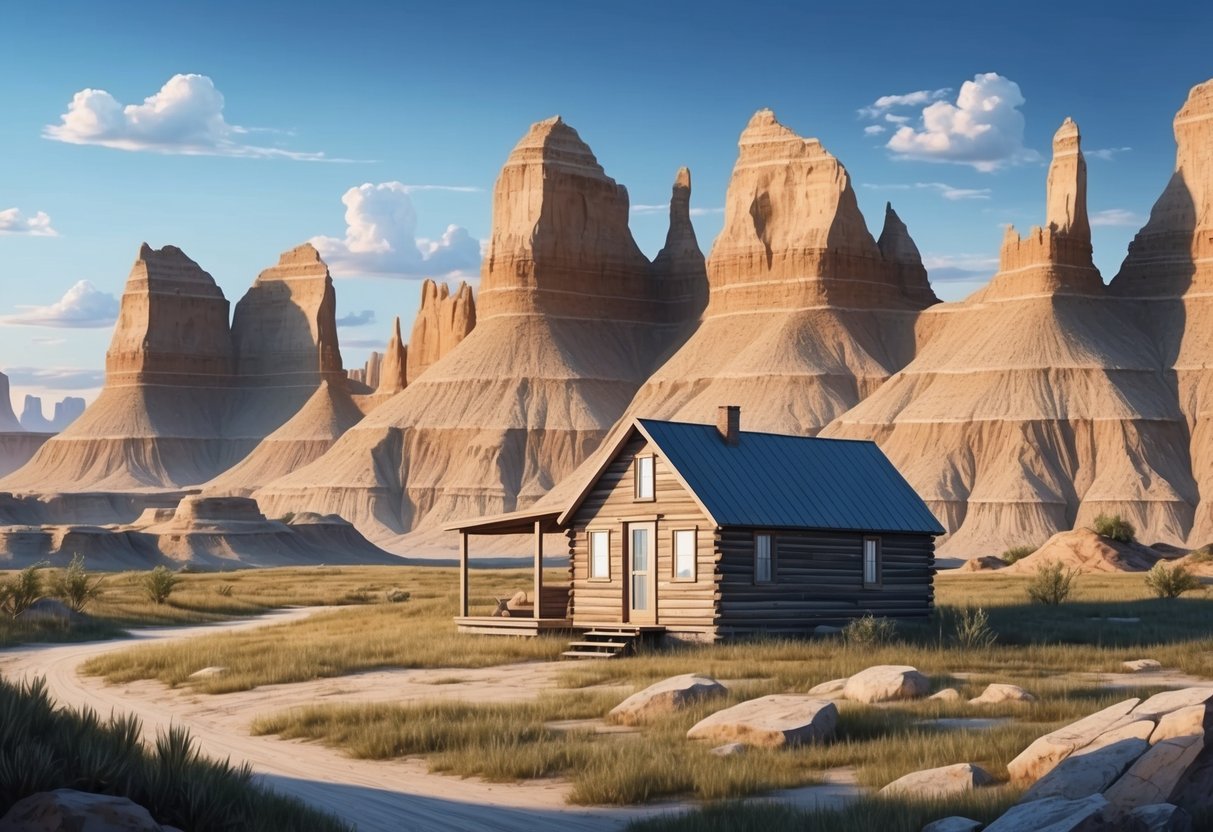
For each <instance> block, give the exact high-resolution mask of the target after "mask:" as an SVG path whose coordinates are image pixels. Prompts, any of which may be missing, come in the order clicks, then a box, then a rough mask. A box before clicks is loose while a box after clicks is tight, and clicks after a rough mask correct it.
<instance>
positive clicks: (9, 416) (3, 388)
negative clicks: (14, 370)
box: [0, 373, 22, 432]
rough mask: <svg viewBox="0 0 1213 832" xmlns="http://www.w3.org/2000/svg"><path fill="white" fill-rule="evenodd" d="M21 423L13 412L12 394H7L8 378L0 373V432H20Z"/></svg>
mask: <svg viewBox="0 0 1213 832" xmlns="http://www.w3.org/2000/svg"><path fill="white" fill-rule="evenodd" d="M21 429H22V428H21V422H20V421H19V420H18V419H17V414H16V413H14V412H13V400H12V393H10V392H9V386H8V376H6V375H5V374H4V373H0V432H6V431H15V430H21Z"/></svg>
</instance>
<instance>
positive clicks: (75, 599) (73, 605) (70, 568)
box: [50, 554, 104, 612]
mask: <svg viewBox="0 0 1213 832" xmlns="http://www.w3.org/2000/svg"><path fill="white" fill-rule="evenodd" d="M103 580H104V578H97V579H95V580H94V579H93V578H90V577H89V574H88V573H87V572H85V571H84V555H80V554H77V555H73V556H72V562H71V563H69V564H68V565H67V568H66V569H63V570H61V571H60V572H59V573H58V574H56V575H54V576H53V577H52V578H51V581H50V594H51V597H53V598H58V599H59V600H60V601H62V602H63V603H64V604H66V605H67V606H68V607H69V608H70V609H71V610H72V612H84V608H85V607H87V606H88V605H89V602H90V601H94V600H96V599H97V597H98V596H99V595H101V582H102V581H103Z"/></svg>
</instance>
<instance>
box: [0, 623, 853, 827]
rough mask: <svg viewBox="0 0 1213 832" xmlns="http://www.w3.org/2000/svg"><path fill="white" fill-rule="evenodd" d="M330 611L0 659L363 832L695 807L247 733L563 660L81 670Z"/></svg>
mask: <svg viewBox="0 0 1213 832" xmlns="http://www.w3.org/2000/svg"><path fill="white" fill-rule="evenodd" d="M322 611H325V608H309V609H292V610H283V611H278V612H273V613H269V614H267V615H265V616H262V617H259V618H256V619H249V620H243V621H237V622H230V623H225V624H219V625H206V626H200V627H188V628H182V627H174V628H154V629H143V630H137V631H134V632H133V633H132V636H133V637H132V638H127V639H120V640H113V641H101V642H89V643H83V644H65V645H50V646H48V645H32V646H27V647H21V648H10V649H7V650H3V651H0V673H2V674H3V675H4V676H6V677H8V678H10V679H19V678H22V677H27V676H44V677H46V680H47V683H48V685H49V688H50V692H51V694H52V695H53V696H54V697H55V699H56V700H57V701H59V702H60V703H62V704H65V705H72V706H80V705H89V706H91V707H93V708H94V709H96V710H97V711H98V712H100V713H102V714H107V713H109V712H110V711H116V712H131V713H134V714H135V715H136V716H138V717H139V718H140V719H141V720H142V721H143V725H144V729H145V731H147V732H148V735H154V733H155V732H156V731H157V730H160V729H164V728H167V727H168V726H169V725H170V724H176V723H184V724H185V725H186V726H188V727H189V729H190V732H191V734H192V735H193V736H194V738H195V740H197V742H198V744H199V746H200V748H201V749H202V750H203V751H204V752H205V753H206V754H209V755H211V756H213V757H220V758H222V757H228V758H230V759H231V760H232V762H234V763H241V762H245V761H247V762H248V763H250V764H251V765H252V766H253V768H254V770H255V771H256V772H257V774H258V776H259V777H261V778H262V779H263V781H264V782H265V783H267V784H269V785H271V786H272V787H273V788H275V789H277V790H278V791H280V792H282V793H285V794H290V795H294V796H296V797H298V798H300V799H302V800H305V801H307V802H308V803H311V804H313V805H315V806H318V807H321V808H323V809H326V810H328V811H331V812H333V813H335V814H337V815H339V816H340V817H342V818H344V819H346V820H348V821H350V822H352V823H354V824H356V825H357V827H358V829H359V830H360V832H373V830H460V831H461V832H462V831H463V830H467V832H481V830H483V832H511V830H517V832H559V830H574V831H575V830H618V829H622V828H623V827H624V826H626V824H627V822H628V821H629V820H633V819H635V818H639V817H646V816H651V815H654V814H659V813H662V812H669V811H675V810H678V809H684V808H687V807H688V804H685V803H682V804H664V805H657V806H652V805H650V806H644V807H631V808H618V807H611V808H601V809H595V808H572V807H570V806H569V805H568V804H567V802H566V797H567V795H568V792H569V785H568V783H566V782H565V781H562V780H549V781H528V782H522V783H486V782H484V781H481V780H476V779H461V778H456V777H449V776H444V775H436V774H430V773H429V772H428V771H427V769H426V763H425V762H424V761H422V760H398V761H375V760H355V759H351V758H349V757H347V756H345V755H344V754H342V753H341V752H340V751H337V750H334V749H330V748H326V747H324V746H322V745H320V744H317V743H309V742H296V741H283V740H280V739H277V738H275V737H253V736H250V735H249V725H250V723H251V722H252V720H253V718H254V717H255V716H256V715H258V714H263V713H266V712H268V711H274V710H279V709H282V708H289V707H293V706H297V705H303V704H314V703H316V702H330V703H331V702H347V701H348V702H358V701H388V700H390V701H409V700H418V699H435V698H448V697H458V698H463V699H469V700H474V701H482V702H489V701H518V700H521V699H527V698H533V697H535V696H538V695H539V694H540V693H541V692H542V691H544V690H552V689H553V688H555V686H556V685H555V677H556V675H557V674H558V673H559V672H560V671H561V670H562V669H564V668H562V666H561V665H560V664H559V663H556V662H531V663H524V664H514V665H505V666H501V667H493V668H478V669H466V668H444V669H433V670H396V671H375V672H369V673H360V674H355V675H352V676H342V677H339V678H334V679H321V680H316V681H313V682H305V683H300V684H292V685H267V686H264V687H260V688H257V689H255V690H252V691H245V692H240V693H232V694H223V695H219V696H208V695H203V694H197V693H193V692H191V691H189V690H187V689H177V690H170V689H167V688H165V686H164V685H162V684H160V683H158V682H149V681H143V682H136V683H132V684H126V685H107V684H105V683H104V682H103V681H102V680H101V679H98V678H94V677H84V676H80V675H79V674H78V672H77V670H78V668H79V667H80V665H81V664H83V663H84V662H85V661H86V660H88V659H90V658H92V657H94V656H98V655H101V654H103V653H108V652H112V651H117V650H123V649H126V648H128V647H131V646H133V645H135V644H140V643H150V642H166V641H174V640H180V639H186V638H190V637H193V636H199V635H209V634H214V633H217V632H236V631H239V630H247V629H252V628H256V627H265V626H269V625H273V624H283V623H287V622H290V621H296V620H299V619H301V618H305V617H307V616H309V615H313V614H316V613H317V612H322ZM853 792H854V789H853V787H849V784H845V785H844V784H838V783H831V784H830V785H828V786H823V787H810V788H807V789H798V790H795V791H793V792H785V793H779V794H777V795H772V797H775V798H777V799H782V800H788V801H790V802H794V803H797V804H799V805H813V804H817V803H820V804H822V805H827V804H835V803H836V802H838V801H840V800H843V799H846V797H847V796H848V795H850V794H853Z"/></svg>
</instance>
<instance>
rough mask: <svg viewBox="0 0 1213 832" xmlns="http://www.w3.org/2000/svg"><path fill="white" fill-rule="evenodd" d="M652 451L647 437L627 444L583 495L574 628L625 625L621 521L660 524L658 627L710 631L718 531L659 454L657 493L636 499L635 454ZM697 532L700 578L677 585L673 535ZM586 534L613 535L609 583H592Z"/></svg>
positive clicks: (577, 523) (573, 547) (575, 547)
mask: <svg viewBox="0 0 1213 832" xmlns="http://www.w3.org/2000/svg"><path fill="white" fill-rule="evenodd" d="M642 453H655V451H654V449H653V448H651V447H650V446H649V443H648V442H647V440H645V439H644V437H641V436H637V437H634V438H633V439H632V441H630V442H629V443H627V444H626V445H625V446H624V447H623V448H622V449H621V450H620V452H619V454H618V455H617V456H616V458H615V460H614V461H613V462H612V463H611V465H610V466H609V467H608V468H607V470H606V471H605V473H604V474H603V475H602V476H601V477H600V478H599V480H598V482H597V483H596V484H595V485H594V488H593V490H592V491H591V492H590V494H589V495H587V496H586V499H585V502H584V503H582V505H581V507H580V508H579V509H578V510H577V513H576V515H575V516H574V517H573V522H572V529H571V531H570V544H569V556H570V557H569V561H570V571H571V579H572V584H573V601H572V610H573V623H574V624H575V625H576V626H583V625H592V624H619V623H622V622H623V620H624V614H625V610H624V601H625V597H624V589H625V586H626V580H627V576H626V574H625V572H624V569H625V566H626V564H625V563H624V557H623V552H624V546H623V543H624V540H623V535H624V525H623V524H624V523H625V522H628V521H637V522H644V521H650V520H653V518H654V517H656V516H658V515H660V516H661V517H660V519H659V520H657V623H658V624H660V625H662V626H665V627H667V628H669V629H671V630H686V631H688V632H701V633H710V632H711V630H712V628H713V626H714V625H715V618H716V604H717V601H718V600H719V592H718V589H717V579H718V573H717V571H716V550H715V540H716V529H715V527H713V526H711V525H709V521H708V520H707V518H705V517H704V516H703V513H702V511H701V510H700V508H699V506H698V504H697V503H696V502H695V501H694V499H693V498H692V497H691V495H690V494H689V493H687V491H686V489H685V488H683V487H682V484H681V483H680V482H678V480H677V478H676V477H675V476H674V474H673V472H672V471H671V470H670V467H669V465H668V464H667V463H666V462H665V460H664V459H662V457H661V454H660V453H656V462H655V465H654V485H655V487H654V494H655V495H656V497H657V499H656V500H654V501H651V502H637V501H636V500H635V499H634V498H633V495H634V485H633V480H632V461H633V460H634V459H635V458H636V456H637V455H638V454H642ZM689 528H697V530H698V535H697V544H698V545H697V549H698V551H697V558H696V570H695V572H696V574H695V577H696V580H695V581H694V582H685V581H675V580H673V570H674V561H673V558H674V549H673V546H674V543H673V532H674V530H675V529H689ZM589 529H607V530H609V531H610V533H611V579H610V581H609V582H600V581H591V580H589V574H590V569H589V536H588V534H587V530H589Z"/></svg>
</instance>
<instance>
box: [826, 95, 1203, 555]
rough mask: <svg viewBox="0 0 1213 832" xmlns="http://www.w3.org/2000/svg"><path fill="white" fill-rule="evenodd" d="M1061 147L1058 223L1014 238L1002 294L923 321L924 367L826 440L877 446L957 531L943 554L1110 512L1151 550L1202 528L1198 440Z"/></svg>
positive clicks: (1068, 129) (991, 549)
mask: <svg viewBox="0 0 1213 832" xmlns="http://www.w3.org/2000/svg"><path fill="white" fill-rule="evenodd" d="M1053 149H1054V158H1053V163H1052V164H1051V165H1050V168H1049V174H1048V185H1047V200H1046V204H1047V218H1048V222H1047V224H1046V225H1045V226H1044V227H1040V228H1033V229H1032V230H1031V231H1029V232H1028V234H1027V235H1026V236H1024V237H1021V236H1020V235H1019V234H1017V233H1015V231H1014V230H1013V229H1008V230H1007V233H1006V236H1005V239H1004V240H1003V245H1002V251H1001V257H1000V267H999V272H998V274H997V275H995V277H994V278H993V280H992V281H991V282H990V283H989V285H988V286H986V287H985V288H983V289H982V290H980V291H978V292H977V293H975V294H974V295H972V296H971V297H969V298H968V299H966V300H965V301H963V302H960V303H955V304H944V305H941V306H938V307H935V308H934V309H932V310H929V311H927V312H926V313H924V318H934V320H929V321H928V322H927V324H926V325H927V327H928V328H930V329H932V330H933V331H934V332H935V333H936V334H935V335H934V337H933V338H932V339H931V340H930V341H929V342H928V343H927V344H926V346H925V347H924V348H923V350H922V351H921V353H920V354H919V355H918V357H917V358H915V359H914V361H913V362H911V363H910V364H909V365H908V366H907V367H905V369H904V370H902V371H901V372H900V373H898V374H897V375H895V376H894V377H893V378H892V379H890V380H889V381H888V382H887V383H886V384H885V385H884V386H883V387H882V388H881V389H880V390H879V391H877V392H876V393H875V394H873V395H872V396H871V397H869V398H867V399H866V400H865V401H863V402H862V403H861V404H859V405H858V406H856V407H855V408H854V409H852V410H851V411H849V412H847V413H845V414H843V415H842V416H840V417H839V418H838V419H837V420H836V421H835V422H833V423H832V424H831V425H830V426H829V427H827V428H826V430H825V431H824V432H823V434H824V435H826V436H838V437H847V438H869V439H875V440H877V441H878V442H879V443H880V445H881V447H882V449H883V450H884V451H885V453H886V454H887V455H888V456H889V457H890V459H892V460H893V462H894V464H896V465H897V466H898V468H899V469H900V470H901V472H902V474H903V475H904V476H905V477H906V478H907V479H908V480H909V482H910V484H911V485H913V486H914V487H915V489H916V490H917V491H918V493H919V494H920V495H922V497H923V498H924V499H925V500H926V501H927V503H928V505H929V506H930V507H931V508H932V510H933V511H934V513H935V515H936V516H937V517H938V518H939V519H940V521H941V522H943V524H944V525H945V527H946V528H947V529H948V532H949V533H950V537H949V538H947V539H946V540H945V541H943V542H942V543H941V545H940V547H939V552H940V553H941V554H944V555H953V556H960V557H974V556H979V555H987V554H998V553H1000V552H1001V551H1003V550H1004V549H1005V548H1007V547H1009V546H1012V545H1019V544H1027V545H1039V544H1040V543H1042V542H1043V541H1044V540H1046V539H1047V538H1048V537H1050V536H1051V535H1052V534H1054V533H1055V532H1058V531H1062V530H1067V529H1070V528H1073V527H1074V526H1075V524H1079V525H1082V524H1087V523H1090V522H1091V521H1092V520H1093V519H1094V517H1095V516H1096V515H1097V514H1099V513H1101V512H1106V513H1116V514H1120V515H1122V516H1124V517H1125V518H1126V519H1129V520H1131V521H1132V522H1133V523H1134V524H1135V525H1136V526H1137V527H1138V529H1139V532H1140V533H1141V534H1142V536H1143V539H1147V540H1151V541H1154V540H1162V541H1167V542H1170V543H1177V542H1180V541H1181V540H1182V539H1183V537H1184V535H1185V531H1186V528H1187V524H1188V523H1189V522H1190V518H1191V512H1192V499H1193V495H1194V487H1193V484H1192V480H1191V475H1190V472H1189V470H1188V466H1187V459H1186V449H1185V441H1186V440H1185V437H1186V426H1185V425H1184V421H1183V416H1182V414H1181V413H1180V412H1179V410H1178V408H1177V407H1176V405H1175V398H1174V394H1173V393H1172V392H1171V391H1170V390H1169V389H1168V385H1167V383H1166V380H1165V378H1164V375H1163V373H1162V372H1161V369H1160V367H1159V365H1158V361H1157V357H1156V354H1155V353H1154V352H1153V351H1152V350H1150V349H1149V348H1148V346H1147V345H1148V339H1147V337H1146V335H1145V333H1144V332H1143V331H1142V329H1141V328H1140V326H1139V325H1138V323H1137V321H1138V318H1137V317H1136V316H1135V315H1133V314H1132V312H1131V310H1128V309H1126V308H1125V307H1124V305H1123V304H1121V303H1119V302H1117V301H1116V300H1114V299H1112V298H1110V297H1108V295H1107V293H1106V291H1105V289H1104V285H1103V282H1102V280H1101V279H1100V276H1099V273H1098V271H1097V270H1096V269H1095V267H1094V265H1093V263H1092V260H1091V234H1090V225H1089V223H1088V220H1087V212H1086V166H1085V163H1084V162H1083V158H1082V152H1081V150H1080V148H1079V132H1078V127H1077V125H1076V124H1074V122H1073V121H1071V120H1069V119H1066V121H1065V123H1064V124H1062V126H1061V129H1059V130H1058V131H1057V135H1056V136H1055V137H1054V142H1053ZM924 450H925V451H926V452H924Z"/></svg>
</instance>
